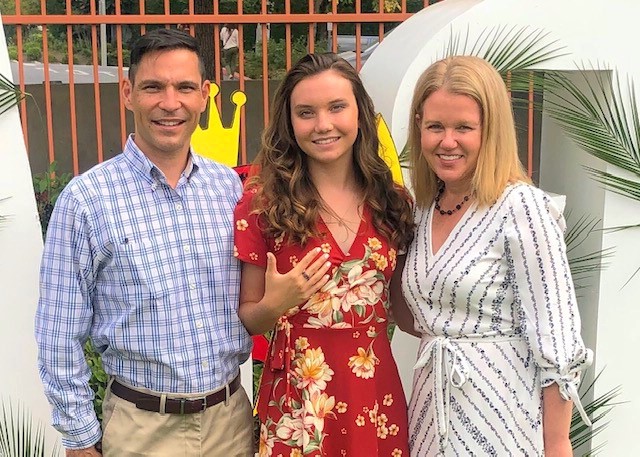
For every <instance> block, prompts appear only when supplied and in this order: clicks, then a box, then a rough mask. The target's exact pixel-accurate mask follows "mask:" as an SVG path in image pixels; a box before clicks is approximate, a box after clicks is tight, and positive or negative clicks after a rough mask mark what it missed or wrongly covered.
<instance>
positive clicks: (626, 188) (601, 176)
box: [584, 167, 640, 201]
mask: <svg viewBox="0 0 640 457" xmlns="http://www.w3.org/2000/svg"><path fill="white" fill-rule="evenodd" d="M584 168H585V170H587V172H588V173H589V174H590V175H592V176H593V178H594V179H595V180H596V181H598V182H599V183H602V184H604V185H605V186H606V187H607V188H609V189H610V190H611V191H613V192H615V193H616V194H620V195H622V196H624V197H628V198H631V199H633V200H636V201H640V182H639V181H632V180H630V179H625V178H622V177H620V176H617V175H614V174H611V173H608V172H606V171H602V170H598V169H596V168H591V167H584ZM639 178H640V176H639Z"/></svg>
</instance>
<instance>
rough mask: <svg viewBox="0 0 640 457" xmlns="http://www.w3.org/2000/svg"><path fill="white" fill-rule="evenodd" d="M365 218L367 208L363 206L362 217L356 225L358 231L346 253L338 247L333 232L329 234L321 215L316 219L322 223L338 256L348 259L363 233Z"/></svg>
mask: <svg viewBox="0 0 640 457" xmlns="http://www.w3.org/2000/svg"><path fill="white" fill-rule="evenodd" d="M366 218H367V206H366V205H363V208H362V217H361V218H360V223H359V224H358V230H357V231H356V236H355V237H354V238H353V241H352V242H351V244H350V245H349V249H347V251H346V252H345V251H344V250H343V249H342V246H340V243H338V240H336V238H335V237H334V236H333V232H331V230H330V229H329V226H328V225H327V223H326V222H325V221H324V219H323V218H322V215H318V219H319V221H320V222H321V223H322V225H323V226H324V228H325V231H326V233H327V236H329V237H331V241H332V242H333V244H334V245H335V246H336V247H337V248H338V251H340V254H342V257H348V256H350V255H351V251H352V250H353V247H354V246H355V244H356V241H357V240H358V238H360V236H361V234H362V233H363V231H364V227H363V225H364V223H365V220H366Z"/></svg>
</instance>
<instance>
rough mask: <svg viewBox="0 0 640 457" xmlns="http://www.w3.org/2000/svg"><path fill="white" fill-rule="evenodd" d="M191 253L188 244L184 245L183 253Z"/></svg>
mask: <svg viewBox="0 0 640 457" xmlns="http://www.w3.org/2000/svg"><path fill="white" fill-rule="evenodd" d="M190 251H191V246H189V245H188V244H185V245H184V252H190Z"/></svg>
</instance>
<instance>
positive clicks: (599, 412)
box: [569, 371, 622, 455]
mask: <svg viewBox="0 0 640 457" xmlns="http://www.w3.org/2000/svg"><path fill="white" fill-rule="evenodd" d="M600 375H602V371H601V372H600V373H598V375H597V376H596V377H595V378H594V379H593V381H591V382H590V383H589V384H588V385H585V383H584V382H581V383H580V388H579V389H578V390H579V392H580V396H581V397H583V398H584V397H586V396H588V395H590V394H591V393H592V392H593V390H594V387H595V385H596V381H597V380H598V378H600ZM583 379H584V378H583ZM621 389H622V388H621V387H620V386H618V387H615V388H613V389H611V390H609V391H608V392H606V393H604V394H603V395H601V396H600V397H598V398H596V399H595V400H593V401H592V402H590V403H588V404H586V405H585V406H584V410H585V412H586V413H587V415H589V417H591V422H592V423H593V426H592V427H591V428H589V427H587V425H586V424H585V423H584V422H583V421H582V418H581V417H580V413H579V412H578V411H575V410H574V411H573V414H572V416H571V427H570V429H569V438H570V439H571V447H572V448H573V449H577V448H578V447H580V446H582V445H583V444H585V443H588V442H589V440H591V438H593V437H594V436H596V435H597V434H598V433H600V432H601V431H602V430H604V428H605V427H606V426H607V425H608V424H609V422H608V421H607V422H603V420H604V419H605V418H606V417H607V415H608V414H609V413H610V412H611V410H612V408H613V407H614V406H615V405H618V404H620V402H616V401H615V399H616V398H617V397H618V396H619V395H620V393H621ZM602 446H603V444H601V445H599V446H597V447H596V448H593V449H591V452H590V453H589V454H588V455H595V454H596V453H597V452H598V451H599V450H600V449H601V448H602Z"/></svg>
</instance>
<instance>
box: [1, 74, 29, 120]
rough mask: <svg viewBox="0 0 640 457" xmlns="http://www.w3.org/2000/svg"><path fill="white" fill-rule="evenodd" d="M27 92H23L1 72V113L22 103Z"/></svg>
mask: <svg viewBox="0 0 640 457" xmlns="http://www.w3.org/2000/svg"><path fill="white" fill-rule="evenodd" d="M26 96H27V94H26V93H24V92H21V91H20V89H18V87H17V86H16V85H15V84H13V82H11V81H10V80H9V79H7V77H6V76H4V75H2V74H0V115H2V114H3V113H4V112H6V111H9V110H10V109H11V108H13V107H14V106H16V105H17V104H18V103H20V102H21V101H22V100H23V99H24V98H25V97H26Z"/></svg>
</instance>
